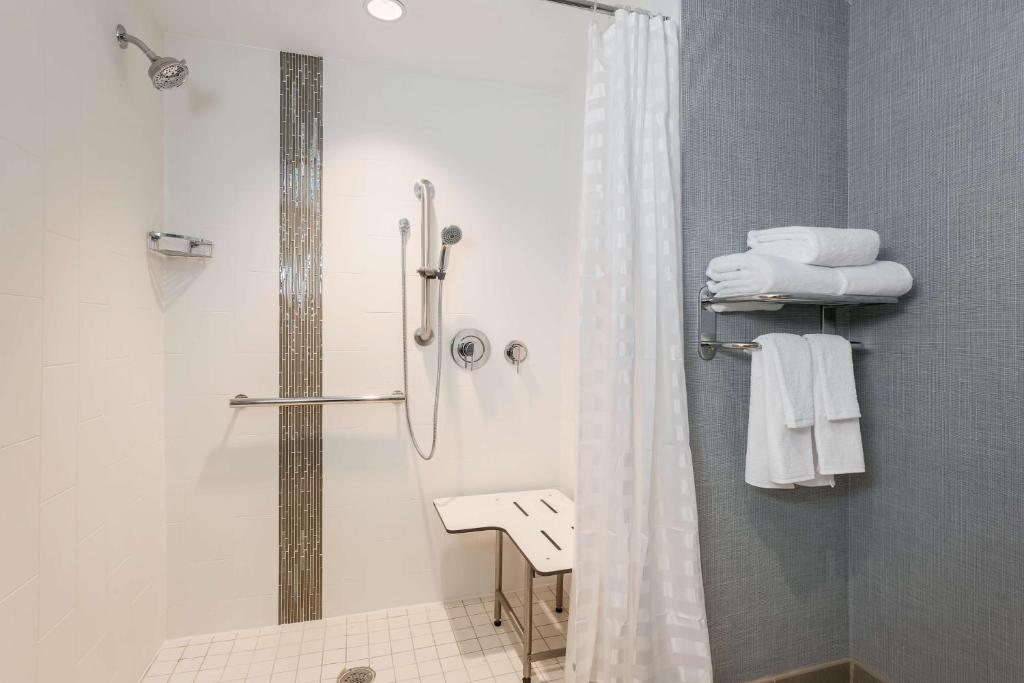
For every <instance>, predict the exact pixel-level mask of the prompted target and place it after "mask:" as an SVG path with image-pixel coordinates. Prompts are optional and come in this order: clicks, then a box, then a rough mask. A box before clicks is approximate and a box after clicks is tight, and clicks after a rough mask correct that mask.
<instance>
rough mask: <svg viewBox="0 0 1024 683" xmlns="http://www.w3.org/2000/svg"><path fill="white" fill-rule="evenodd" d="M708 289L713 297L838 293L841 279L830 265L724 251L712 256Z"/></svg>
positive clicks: (708, 271) (708, 274)
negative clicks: (824, 266)
mask: <svg viewBox="0 0 1024 683" xmlns="http://www.w3.org/2000/svg"><path fill="white" fill-rule="evenodd" d="M707 276H708V277H709V278H710V281H709V282H708V289H709V290H711V293H712V294H714V295H716V296H750V295H752V294H767V293H773V294H779V293H793V294H796V293H800V294H827V295H831V296H838V295H839V294H841V293H842V292H841V290H842V280H841V279H840V278H839V276H838V275H836V273H835V272H834V271H833V269H831V268H823V267H821V266H806V265H804V264H802V263H796V262H794V261H788V260H786V259H784V258H780V257H778V256H766V255H764V254H752V253H750V252H745V253H742V254H727V255H725V256H717V257H715V258H713V259H711V262H710V263H709V264H708V269H707Z"/></svg>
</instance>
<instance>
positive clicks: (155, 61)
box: [114, 24, 188, 90]
mask: <svg viewBox="0 0 1024 683" xmlns="http://www.w3.org/2000/svg"><path fill="white" fill-rule="evenodd" d="M114 38H115V39H117V44H118V45H120V46H121V49H122V50H127V49H128V45H129V43H130V44H132V45H134V46H135V47H137V48H139V49H140V50H142V53H143V54H144V55H146V57H147V58H148V59H149V62H150V64H149V80H151V81H153V87H154V88H156V89H157V90H170V89H171V88H177V87H178V86H179V85H181V84H182V83H184V82H185V79H187V78H188V65H187V64H186V63H185V60H184V59H175V58H174V57H161V56H159V55H158V54H156V53H155V52H153V51H152V50H150V49H149V46H148V45H146V44H145V43H144V42H142V41H141V40H140V39H138V38H136V37H135V36H133V35H131V34H130V33H128V31H127V29H125V27H124V26H122V25H121V24H118V25H117V29H116V30H115V32H114Z"/></svg>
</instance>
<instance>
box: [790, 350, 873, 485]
mask: <svg viewBox="0 0 1024 683" xmlns="http://www.w3.org/2000/svg"><path fill="white" fill-rule="evenodd" d="M804 339H806V340H807V345H808V346H809V348H810V353H811V362H812V365H813V368H814V451H815V456H816V459H817V471H818V472H819V473H821V474H826V475H829V474H847V473H851V472H863V471H864V446H863V444H862V442H861V435H860V404H859V403H858V401H857V386H856V384H855V383H854V378H853V352H852V350H851V349H850V342H849V341H847V340H846V339H843V338H842V337H840V336H837V335H834V334H808V335H805V336H804Z"/></svg>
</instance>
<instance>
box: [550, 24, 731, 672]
mask: <svg viewBox="0 0 1024 683" xmlns="http://www.w3.org/2000/svg"><path fill="white" fill-rule="evenodd" d="M678 41H679V38H678V33H677V27H676V26H675V24H674V23H673V22H671V21H670V20H667V19H663V18H661V17H648V16H645V15H642V14H638V13H631V12H627V11H619V12H617V13H616V15H615V22H614V24H613V25H612V26H611V27H610V28H608V29H607V30H606V31H604V32H603V33H602V32H601V31H600V30H599V29H598V28H597V26H596V25H592V26H591V29H590V50H589V58H588V75H587V88H586V111H585V119H584V154H583V205H582V246H581V268H580V271H581V301H580V313H581V320H580V326H581V327H580V363H581V366H580V405H579V434H578V442H577V446H578V463H577V492H576V508H577V526H576V566H575V569H574V580H573V600H572V606H573V609H572V615H571V617H570V639H569V650H568V654H567V666H566V678H567V680H569V681H576V682H577V683H589V682H590V681H600V682H601V683H612V682H615V681H631V682H632V681H637V682H640V681H651V682H655V681H656V682H657V683H668V682H675V681H680V682H691V681H711V680H712V669H711V656H710V648H709V645H708V631H707V623H706V617H705V612H704V589H703V584H702V581H701V566H700V547H699V540H698V535H697V504H696V499H695V493H694V482H693V471H692V465H691V454H690V445H689V436H690V435H689V424H688V421H687V405H686V390H685V382H684V370H683V353H682V348H683V347H682V329H681V324H682V302H681V296H680V292H681V281H680V272H679V271H680V266H681V255H680V239H681V235H680V223H679V220H680V219H679V216H680V210H679V209H680V199H679V197H680V189H681V188H680V178H679V169H680V164H679V153H680V150H679V43H678Z"/></svg>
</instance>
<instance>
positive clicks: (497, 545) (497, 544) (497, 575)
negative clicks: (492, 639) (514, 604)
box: [494, 529, 504, 626]
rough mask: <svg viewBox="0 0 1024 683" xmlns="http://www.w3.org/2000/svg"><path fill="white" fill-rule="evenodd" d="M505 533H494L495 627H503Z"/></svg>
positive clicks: (499, 531)
mask: <svg viewBox="0 0 1024 683" xmlns="http://www.w3.org/2000/svg"><path fill="white" fill-rule="evenodd" d="M503 533H504V532H503V531H501V530H500V529H499V530H498V531H495V532H494V536H495V541H494V625H495V626H501V561H502V557H501V556H502V547H501V546H502V542H501V537H502V534H503Z"/></svg>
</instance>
